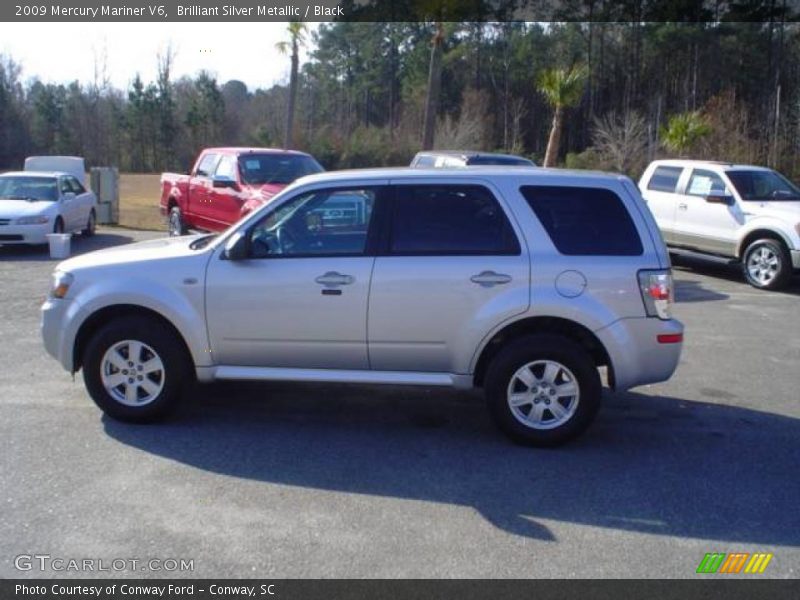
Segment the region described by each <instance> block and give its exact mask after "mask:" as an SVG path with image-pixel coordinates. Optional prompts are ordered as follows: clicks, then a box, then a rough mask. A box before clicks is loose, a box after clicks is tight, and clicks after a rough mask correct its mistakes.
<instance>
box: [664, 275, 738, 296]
mask: <svg viewBox="0 0 800 600" xmlns="http://www.w3.org/2000/svg"><path fill="white" fill-rule="evenodd" d="M728 298H730V296H729V295H728V294H723V293H721V292H715V291H714V290H709V289H708V288H706V287H705V286H704V285H703V283H702V282H699V281H687V280H680V279H677V278H676V279H675V301H676V302H713V301H715V300H727V299H728Z"/></svg>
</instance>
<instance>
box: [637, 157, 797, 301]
mask: <svg viewBox="0 0 800 600" xmlns="http://www.w3.org/2000/svg"><path fill="white" fill-rule="evenodd" d="M639 188H640V190H641V192H642V196H643V197H644V199H645V201H646V202H647V205H648V206H649V207H650V211H651V212H652V213H653V216H654V217H655V219H656V222H657V223H658V226H659V228H660V229H661V232H662V234H663V236H664V241H665V242H666V243H667V246H669V249H670V252H675V253H678V254H682V253H683V254H694V255H700V256H702V257H704V258H707V259H714V260H722V261H725V262H737V263H741V265H742V270H743V272H744V276H745V278H746V279H747V281H748V283H750V284H751V285H753V286H755V287H757V288H763V289H779V288H781V287H784V286H786V285H787V284H788V282H789V280H790V279H791V276H792V272H793V271H794V270H796V269H800V189H798V187H797V186H795V185H794V184H793V183H791V182H790V181H789V180H788V179H786V178H785V177H784V176H783V175H781V174H780V173H777V172H776V171H773V170H771V169H766V168H764V167H755V166H750V165H734V164H730V163H721V162H706V161H695V160H657V161H655V162H653V163H651V164H650V166H648V167H647V169H646V170H645V172H644V175H642V178H641V180H640V181H639Z"/></svg>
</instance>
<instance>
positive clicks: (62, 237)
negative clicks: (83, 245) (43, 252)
mask: <svg viewBox="0 0 800 600" xmlns="http://www.w3.org/2000/svg"><path fill="white" fill-rule="evenodd" d="M70 238H72V234H71V233H48V234H47V243H48V244H50V258H67V257H68V256H69V241H70Z"/></svg>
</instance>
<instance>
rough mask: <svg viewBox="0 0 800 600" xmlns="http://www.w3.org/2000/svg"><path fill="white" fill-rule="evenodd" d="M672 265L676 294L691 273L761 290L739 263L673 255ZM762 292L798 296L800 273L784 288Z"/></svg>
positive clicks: (799, 294) (753, 289)
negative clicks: (743, 271)
mask: <svg viewBox="0 0 800 600" xmlns="http://www.w3.org/2000/svg"><path fill="white" fill-rule="evenodd" d="M672 266H673V276H674V278H675V285H676V294H677V293H678V289H677V288H680V287H681V286H682V285H684V284H686V283H687V282H686V280H684V279H683V276H684V275H687V274H691V273H697V274H700V275H706V276H708V277H715V278H718V279H722V280H725V281H730V282H734V283H741V284H742V286H744V289H747V290H750V291H753V292H756V293H758V292H759V291H760V290H757V289H755V288H753V287H750V286H749V285H748V284H747V283H746V282H745V279H744V275H742V268H741V266H739V265H724V264H718V263H713V262H709V261H704V260H702V259H698V258H693V257H689V256H681V257H673V259H672ZM761 293H764V294H793V295H796V296H800V275H797V274H795V275H794V277H792V279H791V281H790V282H789V285H788V286H787V287H786V288H784V289H782V290H779V291H761ZM726 298H727V296H726ZM678 301H679V302H686V301H687V300H684V299H680V298H679V299H678ZM689 302H691V300H689Z"/></svg>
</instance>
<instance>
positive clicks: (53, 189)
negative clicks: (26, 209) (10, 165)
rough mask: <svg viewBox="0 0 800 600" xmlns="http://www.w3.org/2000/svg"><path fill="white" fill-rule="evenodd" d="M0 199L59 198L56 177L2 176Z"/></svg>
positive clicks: (43, 199) (48, 200)
mask: <svg viewBox="0 0 800 600" xmlns="http://www.w3.org/2000/svg"><path fill="white" fill-rule="evenodd" d="M0 200H33V201H39V200H42V201H47V202H54V201H56V200H58V188H57V186H56V179H55V177H29V176H27V175H9V176H4V177H0Z"/></svg>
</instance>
